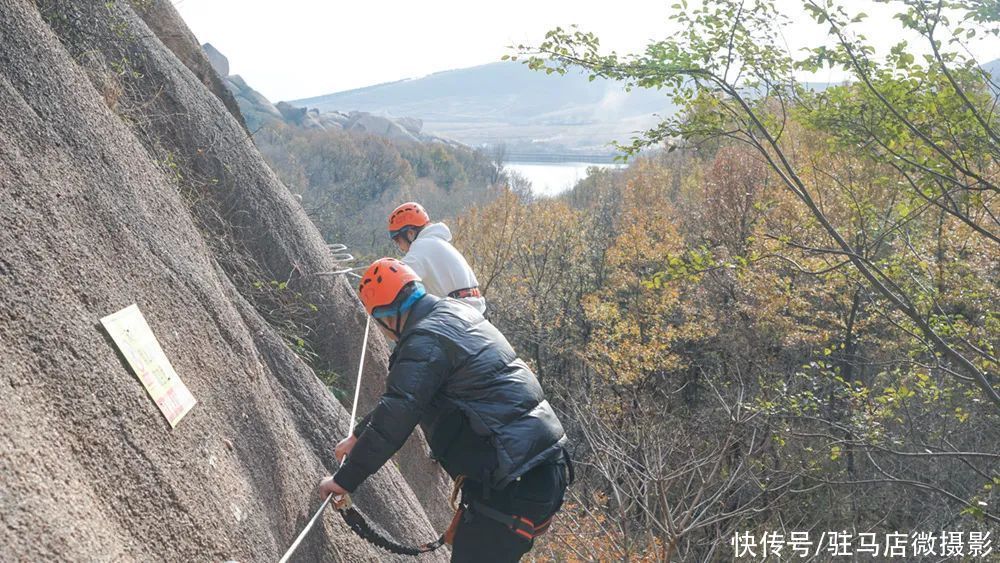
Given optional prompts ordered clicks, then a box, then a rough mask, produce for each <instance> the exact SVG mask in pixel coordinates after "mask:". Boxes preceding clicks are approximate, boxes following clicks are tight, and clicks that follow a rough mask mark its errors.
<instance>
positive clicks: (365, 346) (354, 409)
mask: <svg viewBox="0 0 1000 563" xmlns="http://www.w3.org/2000/svg"><path fill="white" fill-rule="evenodd" d="M365 316H366V317H367V318H368V320H367V321H366V322H365V339H364V340H363V341H362V342H361V361H360V362H359V363H358V380H357V382H355V384H354V405H352V406H351V427H350V429H349V430H348V431H347V437H348V438H350V437H351V436H353V435H354V419H355V417H357V416H358V397H360V396H361V373H362V372H364V371H365V351H366V350H368V329H369V328H371V326H372V316H371V315H365Z"/></svg>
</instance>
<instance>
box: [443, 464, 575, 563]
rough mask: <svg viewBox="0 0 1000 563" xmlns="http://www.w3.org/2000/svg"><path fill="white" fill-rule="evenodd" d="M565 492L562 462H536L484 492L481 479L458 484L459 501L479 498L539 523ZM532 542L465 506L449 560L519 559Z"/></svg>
mask: <svg viewBox="0 0 1000 563" xmlns="http://www.w3.org/2000/svg"><path fill="white" fill-rule="evenodd" d="M565 492H566V466H565V464H562V463H559V464H555V463H549V464H545V465H540V466H538V467H536V468H534V469H532V470H530V471H528V472H527V473H525V474H524V475H522V476H521V479H520V480H519V481H514V482H513V483H511V484H509V485H507V486H506V487H505V488H503V489H501V490H493V491H490V493H489V496H488V498H487V497H486V496H485V495H484V491H483V485H482V483H479V482H476V481H466V483H465V486H463V487H462V504H463V505H471V504H472V503H473V502H474V501H479V502H481V503H483V504H486V505H488V506H490V507H492V508H494V509H496V510H499V511H500V512H503V513H505V514H513V515H517V516H522V517H524V518H527V519H529V520H531V521H533V522H534V523H535V524H540V523H541V522H543V521H544V520H545V519H547V518H549V517H551V516H552V515H554V514H555V513H556V512H557V511H558V510H559V508H560V507H561V506H562V502H563V494H564V493H565ZM533 544H534V541H533V540H527V539H525V538H523V537H521V536H519V535H517V534H515V533H514V532H513V531H511V529H510V528H508V527H507V526H505V525H503V524H501V523H500V522H497V521H496V520H493V519H490V518H487V517H486V516H483V515H480V514H476V513H475V508H474V507H473V508H472V509H471V510H470V509H469V508H466V509H465V512H464V514H463V515H462V519H461V521H460V522H459V524H458V529H457V530H456V532H455V541H454V543H453V544H452V550H451V560H452V561H453V562H475V563H493V562H496V563H504V562H511V561H519V560H520V559H521V556H523V555H524V554H525V553H527V552H528V551H529V550H530V549H531V546H532V545H533Z"/></svg>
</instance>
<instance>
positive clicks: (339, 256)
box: [315, 243, 365, 278]
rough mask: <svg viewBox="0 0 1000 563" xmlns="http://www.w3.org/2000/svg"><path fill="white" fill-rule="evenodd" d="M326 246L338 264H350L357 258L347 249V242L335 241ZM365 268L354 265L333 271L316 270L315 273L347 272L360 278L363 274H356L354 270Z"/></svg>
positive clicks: (335, 273)
mask: <svg viewBox="0 0 1000 563" xmlns="http://www.w3.org/2000/svg"><path fill="white" fill-rule="evenodd" d="M326 246H327V248H328V249H329V250H330V258H331V259H332V260H333V263H334V264H337V265H341V264H348V263H350V262H353V261H354V260H355V258H354V255H353V254H351V253H350V252H348V251H347V245H346V244H340V243H333V244H328V245H326ZM363 269H365V266H358V267H354V268H341V269H339V270H333V271H331V272H316V274H315V275H317V276H341V275H344V274H347V275H350V276H354V277H356V278H360V277H361V276H359V275H358V274H355V273H354V272H355V271H357V270H363Z"/></svg>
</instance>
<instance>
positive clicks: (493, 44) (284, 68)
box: [171, 0, 1000, 101]
mask: <svg viewBox="0 0 1000 563" xmlns="http://www.w3.org/2000/svg"><path fill="white" fill-rule="evenodd" d="M171 1H172V2H173V4H174V6H175V7H176V8H177V10H178V11H179V12H180V14H181V16H182V17H183V18H184V20H185V21H186V22H187V24H188V26H189V27H190V28H191V30H192V31H193V32H194V34H195V36H197V38H198V40H199V41H200V42H202V43H206V42H207V43H211V44H212V45H214V46H215V47H216V48H217V49H218V50H219V51H221V52H222V53H223V54H224V55H226V56H227V57H228V58H229V64H230V72H231V73H232V74H239V75H242V76H243V78H244V79H246V81H247V83H249V84H250V85H251V86H252V87H254V88H255V89H257V90H259V91H260V92H261V93H262V94H264V95H265V96H266V97H267V98H269V99H270V100H271V101H279V100H294V99H300V98H306V97H311V96H319V95H323V94H330V93H333V92H339V91H343V90H349V89H352V88H360V87H362V86H368V85H371V84H379V83H382V82H390V81H394V80H400V79H404V78H416V77H420V76H424V75H427V74H430V73H433V72H438V71H442V70H450V69H455V68H463V67H469V66H475V65H480V64H486V63H490V62H495V61H498V60H500V57H501V56H503V55H504V54H506V53H510V52H511V51H510V50H509V49H508V46H510V45H514V44H519V43H528V44H537V43H538V42H540V41H541V40H542V38H543V37H544V34H545V32H546V31H548V30H550V29H552V28H554V27H556V26H563V27H567V26H568V25H570V24H578V25H579V26H580V28H581V29H583V30H586V31H593V32H595V33H596V34H597V35H598V36H599V37H600V38H601V44H602V45H604V46H605V47H606V48H608V49H615V50H617V51H618V52H620V53H624V52H633V51H640V50H641V49H642V48H643V46H644V45H645V44H646V43H648V42H649V41H650V40H656V39H663V38H664V37H665V34H666V33H668V31H669V30H668V26H667V16H668V13H669V11H670V9H671V8H670V6H671V5H672V4H674V3H676V2H677V1H678V0H630V1H628V2H612V1H608V0H503V1H502V2H476V1H472V0H423V1H414V0H409V1H400V0H333V1H331V0H281V1H278V0H171ZM779 1H780V2H781V3H782V4H784V5H785V6H786V8H787V9H788V12H787V13H789V14H793V15H794V18H795V23H794V25H793V26H792V27H791V28H790V29H788V30H787V32H786V39H787V41H788V43H789V46H790V47H791V48H792V49H796V48H797V47H799V46H801V45H804V44H806V43H808V42H809V41H812V40H814V39H815V37H816V36H817V34H822V33H823V29H821V28H819V27H818V26H817V25H815V24H813V23H812V22H811V21H810V20H808V18H806V17H805V15H804V14H802V13H801V11H800V9H799V4H800V2H798V1H797V0H779ZM851 4H853V5H861V4H865V6H864V10H865V11H866V12H868V13H869V14H870V18H869V20H868V21H867V22H865V23H864V24H862V28H861V29H860V31H861V32H865V33H867V35H868V36H869V37H870V38H871V39H872V40H873V41H874V42H875V43H876V44H877V46H880V47H883V48H887V47H888V46H889V45H890V44H891V43H892V42H894V41H895V40H896V39H897V37H895V36H894V35H893V34H891V33H890V34H887V33H885V32H884V29H885V28H886V25H885V23H886V21H887V20H888V18H889V8H887V7H885V6H880V5H871V3H870V2H869V1H868V0H851ZM893 27H895V26H893ZM992 47H993V48H992V49H989V48H986V47H983V48H980V49H978V52H976V54H977V55H982V56H983V57H985V58H982V59H981V60H982V62H986V61H989V60H992V59H993V58H996V57H998V56H1000V49H997V48H996V45H993V46H992ZM974 51H976V47H975V46H974ZM990 51H992V52H990ZM990 55H992V56H990ZM804 78H807V79H810V80H820V81H826V80H829V81H836V80H840V79H841V77H839V76H837V75H836V73H827V74H826V75H824V76H810V77H804Z"/></svg>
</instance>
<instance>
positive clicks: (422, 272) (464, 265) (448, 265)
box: [403, 223, 486, 313]
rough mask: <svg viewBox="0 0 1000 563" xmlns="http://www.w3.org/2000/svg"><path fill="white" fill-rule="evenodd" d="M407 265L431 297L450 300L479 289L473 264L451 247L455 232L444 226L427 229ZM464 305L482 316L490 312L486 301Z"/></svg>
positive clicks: (478, 299) (477, 299)
mask: <svg viewBox="0 0 1000 563" xmlns="http://www.w3.org/2000/svg"><path fill="white" fill-rule="evenodd" d="M403 263H405V264H406V265H407V266H409V267H411V268H413V271H414V272H416V273H417V275H418V276H420V278H421V279H422V280H423V282H424V287H425V288H426V289H427V293H430V294H431V295H437V296H438V297H447V296H448V294H449V293H451V292H453V291H458V290H459V289H468V288H472V287H479V280H477V279H476V274H474V273H472V268H470V267H469V263H468V262H466V261H465V257H463V256H462V253H461V252H459V251H458V250H456V249H455V247H454V246H452V245H451V230H449V229H448V226H447V225H445V224H444V223H432V224H430V225H427V226H426V227H424V228H423V230H421V231H420V234H419V235H417V238H416V239H414V241H413V243H412V244H410V250H409V252H407V253H406V256H405V257H403ZM460 301H464V302H465V303H468V304H469V305H472V306H473V307H475V308H476V309H478V310H479V312H480V313H485V312H486V300H484V299H483V298H482V297H466V298H464V299H460Z"/></svg>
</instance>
